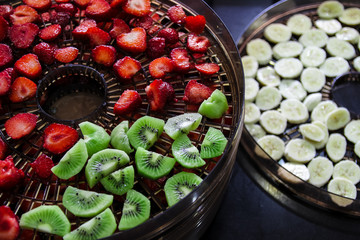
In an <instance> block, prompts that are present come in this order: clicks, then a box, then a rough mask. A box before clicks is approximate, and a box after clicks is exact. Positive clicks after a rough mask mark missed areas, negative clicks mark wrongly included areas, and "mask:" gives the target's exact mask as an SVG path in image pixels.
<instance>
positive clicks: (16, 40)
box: [9, 23, 39, 49]
mask: <svg viewBox="0 0 360 240" xmlns="http://www.w3.org/2000/svg"><path fill="white" fill-rule="evenodd" d="M38 32H39V27H38V26H36V25H35V24H33V23H25V24H21V25H14V26H12V27H10V28H9V38H10V40H11V42H12V43H13V44H14V45H15V47H16V48H20V49H25V48H28V47H30V45H31V44H32V43H33V42H34V39H35V37H36V35H37V34H38Z"/></svg>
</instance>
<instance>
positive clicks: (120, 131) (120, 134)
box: [110, 121, 134, 154]
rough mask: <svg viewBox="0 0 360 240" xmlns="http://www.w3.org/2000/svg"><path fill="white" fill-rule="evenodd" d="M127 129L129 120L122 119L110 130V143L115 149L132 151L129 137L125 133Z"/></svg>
mask: <svg viewBox="0 0 360 240" xmlns="http://www.w3.org/2000/svg"><path fill="white" fill-rule="evenodd" d="M128 130H129V121H122V122H121V123H120V124H119V125H117V126H116V127H115V128H114V129H113V130H112V132H111V135H110V143H111V146H113V147H114V148H116V149H119V150H123V151H124V152H126V153H127V154H129V153H131V152H132V151H134V150H133V149H132V148H131V146H130V142H129V138H128V136H127V135H126V133H127V131H128Z"/></svg>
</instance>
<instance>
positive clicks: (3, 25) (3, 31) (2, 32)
mask: <svg viewBox="0 0 360 240" xmlns="http://www.w3.org/2000/svg"><path fill="white" fill-rule="evenodd" d="M8 29H9V23H8V22H7V21H6V20H5V18H4V17H2V16H0V42H1V41H3V40H4V39H5V38H6V36H7V32H8Z"/></svg>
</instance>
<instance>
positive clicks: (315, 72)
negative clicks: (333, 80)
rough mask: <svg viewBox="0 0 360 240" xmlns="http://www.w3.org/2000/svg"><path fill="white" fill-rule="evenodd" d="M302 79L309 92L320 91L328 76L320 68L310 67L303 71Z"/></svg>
mask: <svg viewBox="0 0 360 240" xmlns="http://www.w3.org/2000/svg"><path fill="white" fill-rule="evenodd" d="M300 81H301V83H302V85H303V86H304V89H305V90H306V91H307V92H309V93H313V92H319V91H320V90H321V89H322V88H323V87H324V85H325V82H326V77H325V74H324V73H323V72H322V71H320V70H319V69H318V68H314V67H308V68H305V69H304V70H303V71H302V73H301V75H300Z"/></svg>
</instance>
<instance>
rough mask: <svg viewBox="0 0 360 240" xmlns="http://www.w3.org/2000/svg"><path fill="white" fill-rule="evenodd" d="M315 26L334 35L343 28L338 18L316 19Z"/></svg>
mask: <svg viewBox="0 0 360 240" xmlns="http://www.w3.org/2000/svg"><path fill="white" fill-rule="evenodd" d="M315 26H316V27H317V28H319V29H321V30H323V31H324V32H326V34H328V35H334V34H335V33H337V32H338V31H340V30H341V28H342V25H341V23H340V22H339V21H338V20H336V19H318V20H316V21H315Z"/></svg>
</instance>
